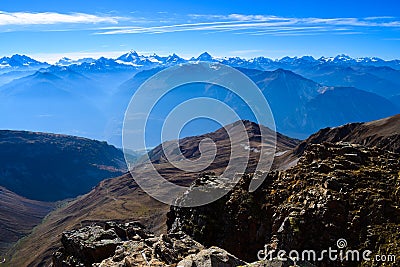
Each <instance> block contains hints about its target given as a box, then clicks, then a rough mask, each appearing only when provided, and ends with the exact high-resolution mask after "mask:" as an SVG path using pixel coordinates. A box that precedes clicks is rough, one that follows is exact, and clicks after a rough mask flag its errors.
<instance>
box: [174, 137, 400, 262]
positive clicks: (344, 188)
mask: <svg viewBox="0 0 400 267" xmlns="http://www.w3.org/2000/svg"><path fill="white" fill-rule="evenodd" d="M257 175H259V174H254V175H244V176H243V177H242V178H241V180H240V181H239V183H238V184H237V185H236V186H235V187H234V189H233V190H232V191H230V192H229V193H228V194H227V195H225V196H224V197H223V198H221V199H219V200H218V201H216V202H213V203H211V204H208V205H206V206H200V207H195V208H182V207H171V210H170V212H169V213H168V221H167V224H168V228H169V232H170V233H173V232H175V231H183V232H185V233H186V234H188V235H190V236H191V237H193V238H194V239H195V240H197V241H199V242H200V243H202V244H203V245H205V246H219V247H221V248H223V249H225V250H227V251H228V252H229V253H232V254H234V255H235V256H237V257H239V258H241V259H243V260H246V261H249V262H250V261H255V260H257V258H258V257H257V255H258V252H259V251H260V250H265V248H267V249H268V251H272V250H275V251H278V250H284V251H286V252H289V251H291V250H296V251H300V252H301V251H304V250H314V251H316V252H320V251H323V250H325V249H328V248H329V247H332V248H334V249H338V247H337V244H338V243H337V241H338V240H340V239H345V240H346V243H347V244H346V246H345V247H344V248H343V249H344V250H346V249H351V250H359V251H361V252H362V251H365V250H370V251H372V254H371V257H370V260H369V261H363V262H362V263H361V262H359V261H329V260H328V259H327V258H324V259H323V260H322V262H314V264H316V265H317V266H377V264H378V263H377V262H376V261H375V260H374V259H375V256H376V255H400V247H399V246H398V244H400V234H399V233H400V206H399V204H400V158H399V154H396V153H393V152H389V151H384V150H381V149H378V148H366V147H364V146H361V145H355V144H349V143H322V144H310V145H309V146H308V147H307V149H306V150H305V151H304V154H303V156H302V157H301V158H300V160H299V162H298V164H297V165H296V166H295V167H293V168H291V169H289V170H286V171H275V172H270V173H269V174H268V175H267V176H266V179H265V180H264V182H263V184H262V185H261V186H260V188H258V189H257V190H256V191H254V192H251V193H250V192H249V191H248V187H249V183H250V181H251V179H252V178H257ZM200 180H201V183H199V182H198V181H197V182H196V183H195V184H193V185H192V187H191V189H190V190H189V193H188V194H186V195H185V196H183V197H182V198H181V199H180V200H179V201H181V202H187V201H190V197H191V194H190V192H196V188H197V187H198V186H199V184H201V185H207V184H215V183H217V182H218V179H216V177H214V176H212V175H209V174H206V175H203V177H202V178H200ZM204 188H207V187H204ZM194 195H195V194H194ZM274 255H275V254H274ZM275 256H276V255H275ZM391 264H395V263H393V262H392V263H387V265H385V266H396V265H391Z"/></svg>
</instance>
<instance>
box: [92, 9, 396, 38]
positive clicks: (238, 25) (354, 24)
mask: <svg viewBox="0 0 400 267" xmlns="http://www.w3.org/2000/svg"><path fill="white" fill-rule="evenodd" d="M188 18H189V20H188V21H187V22H186V23H172V24H168V25H161V24H160V25H152V26H140V27H139V26H126V25H125V26H124V27H108V28H102V29H99V31H98V32H97V33H96V34H104V35H112V34H143V33H145V34H162V33H173V32H185V31H203V32H227V31H231V32H234V33H238V34H250V35H267V34H269V35H281V36H283V35H287V36H291V35H315V34H331V33H332V34H359V33H362V32H363V30H368V29H370V28H399V27H400V21H399V20H398V19H397V18H395V17H368V18H316V17H309V18H294V17H279V16H267V15H243V14H229V15H208V14H190V15H188Z"/></svg>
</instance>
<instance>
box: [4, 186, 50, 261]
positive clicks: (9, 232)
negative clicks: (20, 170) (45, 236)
mask: <svg viewBox="0 0 400 267" xmlns="http://www.w3.org/2000/svg"><path fill="white" fill-rule="evenodd" d="M53 207H54V204H52V203H47V202H40V201H34V200H29V199H26V198H24V197H21V196H19V195H17V194H15V193H13V192H11V191H9V190H7V189H6V188H4V187H1V186H0V240H2V242H0V257H1V256H2V255H4V253H5V252H6V251H7V249H8V248H9V246H11V244H12V243H14V242H16V241H17V240H18V239H20V238H21V237H22V236H25V235H27V234H28V233H30V231H31V230H32V228H33V227H35V226H36V225H38V224H39V223H40V222H41V221H42V219H43V218H44V217H45V216H46V214H48V213H49V212H50V211H51V210H52V209H53ZM1 260H2V259H1V258H0V261H1Z"/></svg>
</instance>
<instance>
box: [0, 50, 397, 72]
mask: <svg viewBox="0 0 400 267" xmlns="http://www.w3.org/2000/svg"><path fill="white" fill-rule="evenodd" d="M193 61H212V62H219V63H222V64H226V65H229V66H233V67H245V68H256V69H276V68H286V69H288V68H289V69H292V68H296V67H300V66H304V65H307V66H316V65H337V66H375V67H382V66H386V67H391V68H394V69H399V68H400V60H397V59H396V60H383V59H380V58H377V57H362V58H352V57H350V56H347V55H338V56H335V57H320V58H318V59H316V58H314V57H312V56H303V57H283V58H281V59H270V58H267V57H256V58H251V59H246V58H240V57H222V58H216V57H213V56H211V55H210V54H209V53H207V52H204V53H202V54H201V55H199V56H198V57H197V58H195V57H192V58H190V59H184V58H182V57H179V56H178V55H176V54H172V55H169V56H158V55H156V54H153V55H139V54H138V53H137V52H136V51H133V50H132V51H130V52H128V53H126V54H123V55H121V56H119V57H117V58H115V59H107V58H104V57H101V58H99V59H94V58H82V59H77V60H72V59H69V58H66V57H64V58H61V59H60V60H59V61H58V62H56V63H55V64H54V65H56V66H71V65H82V67H85V68H87V67H88V66H97V67H103V68H110V67H115V66H116V65H122V66H125V67H131V68H143V67H150V68H154V67H157V66H165V65H170V64H171V65H173V64H179V63H186V62H193ZM101 65H103V66H101ZM48 66H50V64H48V63H46V62H40V61H37V60H35V59H32V58H30V57H28V56H25V55H18V54H16V55H13V56H11V57H2V58H0V72H4V71H6V70H7V71H9V70H10V69H13V70H16V69H24V68H41V67H48Z"/></svg>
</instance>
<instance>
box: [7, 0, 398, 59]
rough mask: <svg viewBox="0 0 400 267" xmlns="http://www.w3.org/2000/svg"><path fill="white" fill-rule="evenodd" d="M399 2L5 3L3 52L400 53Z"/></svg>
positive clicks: (52, 55)
mask: <svg viewBox="0 0 400 267" xmlns="http://www.w3.org/2000/svg"><path fill="white" fill-rule="evenodd" d="M399 13H400V4H399V3H398V1H397V0H395V1H349V0H348V1H342V0H335V1H299V0H293V1H284V0H279V1H276V0H275V1H269V0H263V1H236V0H229V1H226V0H223V1H218V0H214V1H208V0H206V1H175V0H174V1H166V0H157V1H154V0H147V1H127V0H125V1H124V0H113V1H105V0H100V1H82V0H80V1H76V0H69V1H52V0H35V1H32V0H28V1H18V0H13V1H10V0H2V1H0V39H1V45H0V56H9V55H12V54H15V53H20V54H27V55H30V56H33V57H35V58H38V59H42V60H47V61H50V62H54V61H56V60H57V59H58V58H60V57H62V56H67V57H71V58H79V57H87V56H91V57H99V56H101V55H104V56H107V57H116V56H118V55H120V54H122V53H124V52H126V51H129V50H131V49H133V50H136V51H138V52H139V53H144V54H152V53H157V54H160V55H168V54H172V53H176V54H178V55H180V56H183V57H191V56H197V55H198V54H200V53H202V52H204V51H208V52H210V53H211V54H212V55H214V56H228V57H230V56H241V57H247V58H249V57H255V56H267V57H271V58H281V57H283V56H287V55H288V56H302V55H312V56H314V57H320V56H334V55H337V54H342V53H344V54H348V55H350V56H353V57H363V56H378V57H381V58H384V59H394V58H400V49H399V48H400V14H399Z"/></svg>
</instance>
